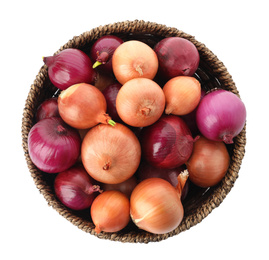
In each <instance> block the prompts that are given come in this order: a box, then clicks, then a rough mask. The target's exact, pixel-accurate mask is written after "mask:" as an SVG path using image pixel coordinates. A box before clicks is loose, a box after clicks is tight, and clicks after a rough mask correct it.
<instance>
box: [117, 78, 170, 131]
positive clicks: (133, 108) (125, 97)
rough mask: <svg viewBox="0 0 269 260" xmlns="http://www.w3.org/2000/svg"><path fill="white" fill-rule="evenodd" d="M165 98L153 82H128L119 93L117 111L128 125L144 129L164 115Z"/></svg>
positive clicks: (140, 80) (133, 80)
mask: <svg viewBox="0 0 269 260" xmlns="http://www.w3.org/2000/svg"><path fill="white" fill-rule="evenodd" d="M164 107H165V96H164V93H163V91H162V89H161V87H160V86H159V85H158V84H157V83H155V82H154V81H153V80H150V79H146V78H135V79H131V80H129V81H128V82H126V83H125V84H124V85H123V86H122V87H121V89H120V90H119V92H118V95H117V98H116V109H117V112H118V115H119V117H120V118H121V119H122V120H123V121H124V122H125V123H126V124H128V125H130V126H134V127H144V126H149V125H152V124H153V123H155V122H156V121H157V120H158V119H159V118H160V117H161V115H162V114H163V111H164Z"/></svg>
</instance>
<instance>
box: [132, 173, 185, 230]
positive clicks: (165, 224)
mask: <svg viewBox="0 0 269 260" xmlns="http://www.w3.org/2000/svg"><path fill="white" fill-rule="evenodd" d="M179 176H180V177H179V178H181V177H182V176H181V175H179ZM182 178H183V179H184V180H182V182H181V184H182V185H184V183H185V182H186V178H185V177H182ZM130 214H131V218H132V220H133V222H134V223H135V224H136V225H137V226H138V227H139V228H140V229H143V230H146V231H148V232H151V233H154V234H164V233H168V232H171V231H173V230H174V229H175V228H177V227H178V225H179V224H180V223H181V221H182V219H183V216H184V209H183V206H182V203H181V186H180V187H179V190H177V189H176V188H175V187H173V186H172V185H171V184H170V183H169V182H167V181H166V180H163V179H161V178H150V179H146V180H144V181H142V182H140V183H139V184H138V185H137V186H136V187H135V189H134V190H133V193H132V195H131V199H130Z"/></svg>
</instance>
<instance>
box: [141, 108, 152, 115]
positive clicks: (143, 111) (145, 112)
mask: <svg viewBox="0 0 269 260" xmlns="http://www.w3.org/2000/svg"><path fill="white" fill-rule="evenodd" d="M140 112H141V114H142V115H143V116H149V115H150V112H151V109H150V108H149V107H143V108H141V110H140Z"/></svg>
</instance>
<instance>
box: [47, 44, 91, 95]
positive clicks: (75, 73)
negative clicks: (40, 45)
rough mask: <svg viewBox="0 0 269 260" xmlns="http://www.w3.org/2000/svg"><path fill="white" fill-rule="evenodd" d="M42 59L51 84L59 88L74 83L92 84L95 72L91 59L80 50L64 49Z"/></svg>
mask: <svg viewBox="0 0 269 260" xmlns="http://www.w3.org/2000/svg"><path fill="white" fill-rule="evenodd" d="M43 61H44V63H45V64H46V65H47V66H48V74H49V78H50V80H51V82H52V84H53V85H54V86H55V87H57V88H59V89H61V90H64V89H67V88H68V87H70V86H72V85H74V84H78V83H88V84H93V83H94V81H95V77H96V72H95V71H94V69H93V68H92V62H91V59H90V58H89V57H88V56H87V55H86V54H85V53H84V52H83V51H81V50H78V49H73V48H70V49H65V50H62V51H61V52H60V53H58V54H57V55H55V56H49V57H44V58H43Z"/></svg>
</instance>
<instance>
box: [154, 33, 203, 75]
mask: <svg viewBox="0 0 269 260" xmlns="http://www.w3.org/2000/svg"><path fill="white" fill-rule="evenodd" d="M154 51H155V52H156V54H157V56H158V60H159V71H158V74H159V75H160V76H161V77H163V78H165V79H166V80H169V79H171V78H173V77H176V76H192V75H193V74H194V73H195V71H196V70H197V68H198V66H199V62H200V55H199V52H198V50H197V48H196V46H195V45H194V44H193V43H192V42H190V41H189V40H186V39H184V38H180V37H168V38H165V39H163V40H161V41H159V42H158V43H157V44H156V45H155V47H154Z"/></svg>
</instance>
